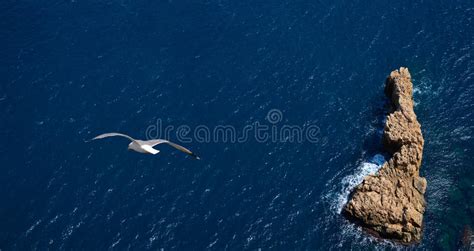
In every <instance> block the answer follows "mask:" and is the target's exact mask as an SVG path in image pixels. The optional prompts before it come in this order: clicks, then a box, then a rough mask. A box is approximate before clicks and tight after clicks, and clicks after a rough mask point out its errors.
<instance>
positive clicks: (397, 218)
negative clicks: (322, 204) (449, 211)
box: [342, 67, 426, 244]
mask: <svg viewBox="0 0 474 251" xmlns="http://www.w3.org/2000/svg"><path fill="white" fill-rule="evenodd" d="M385 93H386V95H387V96H388V97H389V99H390V102H391V113H390V114H389V115H388V116H387V121H386V123H385V128H384V133H383V144H384V147H385V149H386V150H387V151H388V152H390V153H392V158H391V159H390V160H389V161H387V162H386V163H384V164H383V166H382V167H381V168H380V170H379V171H378V172H377V173H376V174H375V175H368V176H366V177H365V178H364V180H363V182H362V183H361V184H359V185H358V186H357V187H355V189H354V191H353V192H352V194H351V198H350V200H349V202H348V203H347V204H346V205H345V207H344V208H343V212H342V213H343V214H344V215H345V216H346V217H347V218H348V219H350V220H352V221H354V222H356V223H357V224H360V225H361V226H363V227H364V228H365V229H366V230H368V231H369V232H371V233H372V234H374V235H376V236H379V237H382V238H387V239H391V240H394V241H396V242H400V243H404V244H410V243H417V242H419V241H420V240H421V238H422V226H423V224H422V223H423V213H424V212H425V199H424V193H425V190H426V179H425V178H423V177H420V176H419V170H420V166H421V160H422V157H423V144H424V140H423V135H422V134H421V126H420V123H418V120H417V118H416V114H415V112H414V110H413V84H412V82H411V76H410V73H409V71H408V69H407V68H403V67H402V68H400V69H399V70H395V71H393V72H392V73H391V74H390V76H389V77H388V78H387V80H386V83H385Z"/></svg>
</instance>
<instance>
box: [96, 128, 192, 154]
mask: <svg viewBox="0 0 474 251" xmlns="http://www.w3.org/2000/svg"><path fill="white" fill-rule="evenodd" d="M116 136H118V137H124V138H127V139H129V140H130V141H132V142H130V144H128V150H133V151H135V152H139V153H148V154H153V155H155V154H157V153H159V152H160V151H159V150H156V149H155V148H153V147H154V146H156V145H159V144H168V145H170V146H172V147H174V148H176V149H178V150H180V151H181V152H184V153H186V154H188V155H190V156H192V157H194V158H196V159H200V158H199V156H197V155H196V154H194V153H193V152H191V151H190V150H188V149H187V148H185V147H183V146H180V145H178V144H175V143H173V142H170V141H168V140H165V139H152V140H139V139H134V138H132V137H130V136H128V135H125V134H122V133H116V132H111V133H104V134H101V135H99V136H97V137H95V138H93V139H92V140H96V139H103V138H108V137H116Z"/></svg>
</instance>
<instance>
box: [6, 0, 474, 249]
mask: <svg viewBox="0 0 474 251" xmlns="http://www.w3.org/2000/svg"><path fill="white" fill-rule="evenodd" d="M0 17H1V18H0V27H1V29H0V45H1V46H0V61H1V67H0V137H1V141H2V143H1V144H0V163H1V164H0V172H1V174H0V249H1V250H46V249H50V250H58V249H60V250H69V249H83V250H105V249H114V250H124V249H130V250H137V249H138V250H141V249H149V250H158V249H162V248H163V249H164V250H173V249H177V250H204V249H207V250H223V249H227V250H241V249H248V250H255V249H258V248H262V250H267V249H276V250H295V249H298V250H301V249H310V250H338V249H353V250H367V249H369V250H376V249H382V250H386V249H388V250H391V249H402V250H403V249H419V250H455V249H457V248H459V245H460V240H461V238H462V235H463V231H464V229H467V228H469V227H470V228H471V229H472V228H474V152H473V150H474V144H473V136H474V60H473V54H474V20H473V19H474V2H473V1H469V0H466V1H454V0H453V1H437V0H434V1H390V2H385V1H357V0H356V1H340V0H336V1H327V0H316V1H309V0H292V1H290V0H271V1H270V0H263V1H255V0H238V1H230V0H201V1H197V0H169V1H161V0H158V1H150V0H133V1H132V0H108V1H105V0H94V1H91V0H60V1H59V0H3V1H1V2H0ZM400 66H406V67H408V68H409V70H410V72H411V74H412V78H413V84H414V88H415V93H414V99H415V102H416V107H415V111H416V113H417V115H418V120H419V122H420V123H421V124H422V131H423V134H424V137H425V149H424V156H423V157H424V158H423V164H422V168H421V175H422V176H424V177H426V179H427V181H428V188H427V192H426V200H427V209H426V213H425V218H424V224H425V226H424V238H423V241H422V242H421V244H419V245H415V246H411V247H402V246H397V245H393V244H390V243H387V242H382V241H379V240H376V239H374V238H372V237H370V236H368V235H367V234H366V233H364V232H362V231H361V230H360V229H359V228H358V227H356V226H354V225H352V224H350V223H349V222H347V221H346V220H345V219H344V218H343V217H342V216H341V215H340V210H341V208H342V206H343V205H344V203H345V202H346V201H347V196H348V194H349V192H350V190H351V188H353V187H354V186H355V185H357V184H358V183H359V182H360V181H361V180H362V177H363V176H364V175H366V174H368V173H371V172H372V173H373V172H375V171H376V170H377V169H378V168H379V167H380V165H381V163H383V162H384V160H385V159H384V158H386V155H385V153H384V152H383V149H382V146H381V142H380V137H381V132H382V129H383V122H384V116H385V115H386V102H387V100H386V98H385V97H384V93H383V87H384V81H385V78H386V76H387V75H388V74H389V73H390V72H391V71H392V70H394V69H397V68H399V67H400ZM270 111H276V112H277V113H276V114H274V115H275V116H276V117H275V118H274V119H276V120H271V119H272V118H271V117H270V116H268V115H269V112H270ZM270 120H271V121H270ZM257 122H258V123H260V124H261V125H267V126H270V127H271V128H277V129H280V128H282V127H283V126H284V125H293V126H299V128H300V129H304V128H308V127H310V126H313V128H318V131H317V132H316V134H314V135H312V138H311V140H309V139H308V137H303V139H302V140H291V138H288V137H284V138H278V139H276V140H262V139H259V138H256V137H248V138H246V139H245V140H241V141H238V142H237V141H232V140H223V139H215V138H214V139H210V140H196V139H195V138H193V137H190V138H191V139H192V140H190V141H189V140H183V139H182V138H183V137H182V136H183V135H184V134H186V129H183V130H180V131H179V130H176V131H173V132H172V133H170V134H169V135H167V136H166V135H165V136H166V137H167V138H168V139H170V140H172V141H175V142H177V143H180V144H182V145H184V146H186V147H188V148H190V149H191V150H193V151H195V152H196V153H198V154H199V155H200V156H201V160H200V161H198V160H194V159H192V158H190V157H188V156H186V155H185V154H183V153H181V152H179V151H176V150H174V149H173V148H171V147H169V146H165V145H163V146H161V145H160V146H158V147H157V148H158V149H159V150H161V152H160V153H159V154H158V155H155V156H152V155H144V154H139V153H134V152H129V151H127V144H128V142H127V140H126V139H122V138H111V139H104V140H101V141H92V142H90V141H89V140H90V139H91V138H93V137H94V136H96V135H98V134H101V133H105V132H111V131H118V132H122V133H127V134H129V135H130V136H133V137H136V138H139V139H140V138H141V139H144V138H146V137H148V136H150V134H151V133H152V132H153V130H150V128H152V129H155V130H154V132H155V134H157V133H156V131H158V130H159V128H158V126H157V125H158V124H161V125H162V126H163V127H169V126H173V127H174V128H177V127H180V126H182V125H185V126H187V127H185V128H188V129H189V128H191V130H192V129H194V128H196V127H198V126H203V127H204V128H211V129H212V128H216V127H218V126H220V125H226V126H231V127H232V128H235V129H236V130H237V131H242V129H243V128H245V127H246V126H247V125H253V124H255V123H257ZM183 128H184V127H183ZM176 132H179V133H176ZM178 134H179V135H178ZM161 136H162V135H161ZM162 137H164V136H162Z"/></svg>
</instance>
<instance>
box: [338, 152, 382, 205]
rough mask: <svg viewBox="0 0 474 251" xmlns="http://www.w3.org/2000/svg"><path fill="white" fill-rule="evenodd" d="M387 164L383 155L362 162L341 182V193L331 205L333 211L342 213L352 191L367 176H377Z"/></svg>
mask: <svg viewBox="0 0 474 251" xmlns="http://www.w3.org/2000/svg"><path fill="white" fill-rule="evenodd" d="M384 162H385V158H384V157H383V155H381V154H376V155H374V156H373V157H372V158H371V159H370V160H369V161H364V162H362V163H361V164H360V165H359V166H358V167H357V168H356V170H355V172H354V173H353V174H351V175H348V176H346V177H344V178H343V179H342V181H341V187H340V191H339V192H337V195H336V196H334V201H333V202H332V203H331V210H332V211H333V212H336V213H338V214H339V213H340V212H341V211H342V208H343V207H344V205H345V204H346V203H347V200H348V197H349V194H350V193H351V191H352V190H353V189H354V187H356V186H357V185H359V184H360V183H361V182H362V180H363V179H364V177H365V176H367V175H369V174H375V173H376V172H377V171H378V170H379V169H380V167H382V165H383V163H384Z"/></svg>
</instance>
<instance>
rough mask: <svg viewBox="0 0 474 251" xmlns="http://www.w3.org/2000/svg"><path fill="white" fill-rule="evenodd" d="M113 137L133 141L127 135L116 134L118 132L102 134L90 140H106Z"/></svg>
mask: <svg viewBox="0 0 474 251" xmlns="http://www.w3.org/2000/svg"><path fill="white" fill-rule="evenodd" d="M115 136H119V137H124V138H127V139H129V140H131V141H135V139H134V138H132V137H130V136H128V135H125V134H122V133H118V132H111V133H104V134H101V135H98V136H96V137H95V138H93V139H92V140H96V139H103V138H108V137H115Z"/></svg>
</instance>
